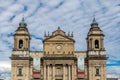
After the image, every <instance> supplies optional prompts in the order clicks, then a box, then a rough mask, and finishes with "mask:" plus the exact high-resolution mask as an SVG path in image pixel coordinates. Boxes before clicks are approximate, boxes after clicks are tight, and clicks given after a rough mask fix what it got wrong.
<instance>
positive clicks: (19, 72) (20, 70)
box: [18, 68, 22, 76]
mask: <svg viewBox="0 0 120 80" xmlns="http://www.w3.org/2000/svg"><path fill="white" fill-rule="evenodd" d="M18 75H19V76H22V69H21V68H19V69H18Z"/></svg>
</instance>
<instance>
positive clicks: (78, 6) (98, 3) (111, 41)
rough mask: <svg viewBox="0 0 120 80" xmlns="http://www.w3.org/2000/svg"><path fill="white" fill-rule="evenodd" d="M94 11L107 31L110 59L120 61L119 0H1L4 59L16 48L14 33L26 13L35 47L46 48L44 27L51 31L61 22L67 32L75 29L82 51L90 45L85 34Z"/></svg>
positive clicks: (0, 37)
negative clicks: (43, 42) (87, 43)
mask: <svg viewBox="0 0 120 80" xmlns="http://www.w3.org/2000/svg"><path fill="white" fill-rule="evenodd" d="M94 14H95V15H96V19H97V22H98V23H99V26H100V28H101V29H102V30H103V31H104V34H105V48H106V51H107V55H109V57H110V59H109V60H108V62H109V64H111V66H112V65H113V66H114V65H115V64H113V63H112V60H114V62H115V63H117V64H118V65H119V62H118V61H119V60H120V59H119V57H120V54H119V51H120V36H119V35H120V1H119V0H51V1H49V0H35V1H30V0H24V1H23V0H6V1H5V2H4V0H0V60H2V61H8V60H9V59H8V56H10V55H11V50H12V48H13V37H12V35H13V34H14V31H15V30H16V29H17V27H18V24H19V22H20V21H21V18H22V16H23V15H24V17H25V21H26V22H27V24H28V26H27V27H28V29H29V32H30V34H31V38H32V40H31V50H38V51H39V50H42V48H43V47H42V46H43V45H42V39H43V37H44V31H46V32H47V31H50V33H51V32H52V31H54V30H55V29H57V27H58V26H61V28H62V29H63V30H64V31H65V32H66V33H67V32H69V31H71V32H72V31H73V32H74V39H75V40H76V43H75V49H76V50H79V51H80V50H86V48H87V47H86V41H85V38H86V36H87V32H88V30H89V28H90V23H91V22H92V19H93V15H94ZM38 44H39V45H38ZM113 57H115V59H117V60H118V61H115V59H114V58H113ZM108 66H109V65H108ZM111 66H109V67H111ZM115 66H116V65H115ZM116 67H118V66H116ZM116 69H118V68H116ZM109 71H111V70H109ZM116 71H119V70H116ZM111 72H112V71H111Z"/></svg>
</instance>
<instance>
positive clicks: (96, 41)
mask: <svg viewBox="0 0 120 80" xmlns="http://www.w3.org/2000/svg"><path fill="white" fill-rule="evenodd" d="M86 40H87V58H86V64H87V65H86V66H87V70H86V71H87V72H86V73H87V75H88V76H87V78H88V80H106V60H107V58H106V53H105V48H104V34H103V31H102V30H101V29H100V27H99V26H98V23H97V22H96V19H95V18H94V19H93V22H92V23H91V28H90V30H89V32H88V35H87V38H86Z"/></svg>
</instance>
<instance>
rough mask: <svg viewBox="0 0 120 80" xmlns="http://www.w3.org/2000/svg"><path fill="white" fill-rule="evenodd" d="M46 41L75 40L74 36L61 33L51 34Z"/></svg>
mask: <svg viewBox="0 0 120 80" xmlns="http://www.w3.org/2000/svg"><path fill="white" fill-rule="evenodd" d="M44 41H73V42H74V40H73V39H72V38H69V37H67V36H63V35H60V34H58V35H55V36H51V37H49V38H47V39H45V40H44Z"/></svg>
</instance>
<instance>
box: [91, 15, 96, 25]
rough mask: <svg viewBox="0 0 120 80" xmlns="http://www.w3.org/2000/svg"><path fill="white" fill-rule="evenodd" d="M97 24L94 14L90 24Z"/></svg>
mask: <svg viewBox="0 0 120 80" xmlns="http://www.w3.org/2000/svg"><path fill="white" fill-rule="evenodd" d="M94 24H95V25H98V23H97V21H96V19H95V14H94V18H93V22H92V23H91V25H94Z"/></svg>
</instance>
